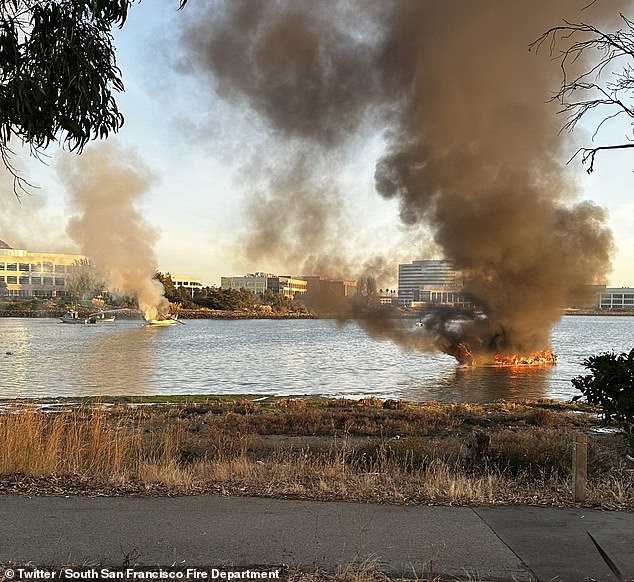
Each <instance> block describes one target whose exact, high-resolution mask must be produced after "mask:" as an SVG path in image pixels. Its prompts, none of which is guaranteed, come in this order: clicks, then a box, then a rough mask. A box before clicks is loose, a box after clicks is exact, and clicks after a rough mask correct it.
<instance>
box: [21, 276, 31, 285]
mask: <svg viewBox="0 0 634 582" xmlns="http://www.w3.org/2000/svg"><path fill="white" fill-rule="evenodd" d="M28 284H29V277H28V275H27V276H26V277H24V276H22V277H20V285H28Z"/></svg>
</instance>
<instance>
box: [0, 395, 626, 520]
mask: <svg viewBox="0 0 634 582" xmlns="http://www.w3.org/2000/svg"><path fill="white" fill-rule="evenodd" d="M580 433H582V434H586V435H588V437H589V458H588V485H587V497H586V502H585V504H586V505H587V506H592V507H601V508H609V509H627V510H632V509H634V462H632V461H631V460H629V459H628V456H627V455H628V452H630V451H629V449H628V443H627V441H626V439H625V438H624V437H623V434H621V433H619V431H618V429H617V427H616V426H615V427H611V426H609V425H608V426H606V425H605V423H604V422H603V421H602V420H601V418H600V415H599V414H597V410H595V409H593V408H590V407H588V406H587V405H581V404H578V405H577V404H571V403H558V402H553V401H539V402H521V403H517V402H515V403H511V402H498V403H494V404H439V403H433V402H432V403H426V404H412V403H405V402H401V401H394V400H385V401H382V400H380V399H377V398H366V399H362V400H359V401H351V400H344V399H335V400H320V399H303V398H279V399H256V398H255V397H236V398H227V397H225V398H222V397H167V398H155V399H152V398H150V399H141V398H139V399H135V398H127V399H110V400H108V399H104V400H99V401H97V400H90V399H88V400H84V401H82V402H70V401H62V402H57V403H41V402H22V403H16V402H7V403H4V405H3V407H2V408H1V411H0V491H2V492H5V493H7V492H9V493H18V494H28V495H32V494H80V495H128V494H135V495H139V494H140V495H176V494H178V495H189V494H208V493H216V494H226V495H259V496H272V497H290V498H307V499H308V498H310V499H321V500H346V501H365V502H379V503H395V504H447V503H451V504H535V505H553V506H566V505H572V504H573V501H572V479H571V472H572V452H573V443H574V441H575V437H576V436H577V435H578V434H580ZM630 454H631V452H630Z"/></svg>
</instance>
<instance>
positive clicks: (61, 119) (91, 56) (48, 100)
mask: <svg viewBox="0 0 634 582" xmlns="http://www.w3.org/2000/svg"><path fill="white" fill-rule="evenodd" d="M137 1H139V0H3V1H2V2H0V158H1V159H2V162H3V163H4V166H5V167H6V168H7V169H8V170H9V171H10V172H11V173H12V174H13V176H14V192H15V193H16V195H18V194H19V191H20V190H21V189H23V188H24V185H25V184H26V183H27V182H26V181H25V180H24V178H22V177H21V176H20V175H19V173H18V172H17V171H16V169H15V167H14V166H13V164H12V161H11V160H12V154H13V150H12V149H11V145H12V143H13V141H14V140H15V141H17V142H20V143H21V144H22V145H26V146H28V147H29V148H30V150H31V153H32V154H34V155H36V156H39V154H40V153H41V152H42V150H44V149H45V148H46V147H47V146H49V145H50V144H51V143H52V142H56V141H60V142H62V143H63V144H65V145H66V146H68V148H69V149H70V150H71V151H76V152H78V153H81V151H82V150H83V148H84V147H85V145H86V144H87V143H88V142H89V141H91V140H93V139H98V138H99V139H104V138H107V137H108V136H109V135H110V134H111V133H116V132H117V131H118V130H119V129H120V128H121V126H122V125H123V115H122V114H121V112H120V111H119V109H118V107H117V103H116V100H115V94H116V93H117V92H121V91H123V89H124V87H123V81H122V77H121V71H120V70H119V68H118V67H117V64H116V59H115V47H114V43H113V36H112V29H113V28H114V27H115V26H118V27H119V28H121V27H123V25H124V24H125V22H126V19H127V16H128V10H129V9H130V7H131V6H132V5H133V4H134V3H135V2H137ZM186 1H187V0H180V3H179V9H180V8H183V6H184V5H185V4H186Z"/></svg>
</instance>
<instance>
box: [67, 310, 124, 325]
mask: <svg viewBox="0 0 634 582" xmlns="http://www.w3.org/2000/svg"><path fill="white" fill-rule="evenodd" d="M59 320H60V321H61V322H62V323H104V322H108V321H114V320H115V316H114V315H106V314H105V313H104V312H103V311H99V312H97V313H91V314H89V315H88V316H87V317H80V316H79V313H78V312H77V310H75V309H69V310H68V311H67V312H66V313H64V315H62V317H60V318H59Z"/></svg>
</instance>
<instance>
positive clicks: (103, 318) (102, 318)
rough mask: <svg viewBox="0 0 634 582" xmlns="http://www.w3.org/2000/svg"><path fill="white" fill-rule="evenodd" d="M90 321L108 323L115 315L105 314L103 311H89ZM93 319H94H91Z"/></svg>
mask: <svg viewBox="0 0 634 582" xmlns="http://www.w3.org/2000/svg"><path fill="white" fill-rule="evenodd" d="M88 319H89V320H90V323H108V322H111V321H114V320H115V319H116V315H106V314H105V312H103V311H99V312H98V313H91V314H90V315H89V316H88ZM93 320H94V321H93Z"/></svg>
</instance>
